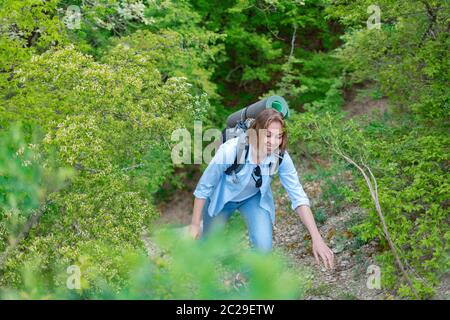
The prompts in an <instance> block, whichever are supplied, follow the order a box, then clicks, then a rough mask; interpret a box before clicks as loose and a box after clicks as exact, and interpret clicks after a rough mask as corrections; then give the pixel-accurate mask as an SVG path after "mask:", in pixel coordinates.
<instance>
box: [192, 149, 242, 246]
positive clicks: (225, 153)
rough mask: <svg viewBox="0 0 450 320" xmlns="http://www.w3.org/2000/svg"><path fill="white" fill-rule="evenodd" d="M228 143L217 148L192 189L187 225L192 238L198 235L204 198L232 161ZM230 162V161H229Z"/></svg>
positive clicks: (208, 195)
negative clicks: (191, 207) (190, 216)
mask: <svg viewBox="0 0 450 320" xmlns="http://www.w3.org/2000/svg"><path fill="white" fill-rule="evenodd" d="M229 147H230V145H229V144H227V145H225V144H222V145H221V146H220V147H219V149H218V150H217V152H216V154H215V155H214V157H213V159H212V160H211V162H210V163H209V164H208V166H207V167H206V169H205V171H204V172H203V174H202V176H201V178H200V180H199V182H198V183H197V186H196V188H195V190H194V193H193V194H194V207H193V209H192V222H191V225H190V227H189V229H190V232H191V235H192V236H193V237H194V238H198V237H199V236H200V222H201V220H202V212H203V207H204V206H205V202H206V199H207V198H208V197H210V196H211V194H212V193H213V191H214V189H215V188H216V187H217V185H218V183H219V181H220V179H221V177H222V176H223V175H224V171H225V169H226V168H227V167H228V165H229V163H230V161H233V160H234V159H233V158H232V157H233V155H232V153H231V152H230V148H229ZM231 163H232V162H231Z"/></svg>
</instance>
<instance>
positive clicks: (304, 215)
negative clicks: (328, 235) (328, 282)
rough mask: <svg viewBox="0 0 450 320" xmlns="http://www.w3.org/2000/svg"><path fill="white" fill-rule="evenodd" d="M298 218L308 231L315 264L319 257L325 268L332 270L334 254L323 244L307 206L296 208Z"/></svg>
mask: <svg viewBox="0 0 450 320" xmlns="http://www.w3.org/2000/svg"><path fill="white" fill-rule="evenodd" d="M295 211H296V212H297V213H298V215H299V216H300V220H302V222H303V224H304V225H305V226H306V228H307V229H308V231H309V234H310V235H311V240H312V246H313V247H312V249H313V250H312V251H313V254H314V258H316V262H317V264H319V263H320V262H319V257H320V258H321V259H322V261H323V264H324V265H325V267H326V268H330V269H332V268H333V267H334V254H333V251H331V250H330V248H328V246H327V245H326V244H325V242H324V241H323V239H322V236H321V235H320V233H319V230H318V229H317V226H316V222H315V221H314V216H313V214H312V212H311V209H310V208H309V206H306V205H303V206H298V207H297V208H296V210H295Z"/></svg>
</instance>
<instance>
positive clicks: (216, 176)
mask: <svg viewBox="0 0 450 320" xmlns="http://www.w3.org/2000/svg"><path fill="white" fill-rule="evenodd" d="M226 158H227V155H226V153H225V145H223V144H222V145H221V146H220V147H219V149H218V150H217V152H216V154H215V155H214V157H213V159H212V160H211V162H210V163H209V164H208V166H207V167H206V169H205V171H204V172H203V174H202V176H201V178H200V180H199V182H198V183H197V186H196V188H195V190H194V193H193V194H194V196H195V197H197V198H200V199H207V198H208V197H209V196H210V195H211V194H212V192H213V191H214V188H215V187H216V186H217V185H218V183H219V181H220V178H221V177H222V175H223V174H224V172H225V170H226V167H227V164H226Z"/></svg>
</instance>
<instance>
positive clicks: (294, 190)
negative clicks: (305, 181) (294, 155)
mask: <svg viewBox="0 0 450 320" xmlns="http://www.w3.org/2000/svg"><path fill="white" fill-rule="evenodd" d="M278 175H279V177H280V182H281V184H282V185H283V187H284V189H285V190H286V191H287V193H288V196H289V199H290V200H291V207H292V210H294V211H295V209H296V208H297V207H298V206H301V205H307V206H310V202H309V199H308V196H307V195H306V193H305V191H304V190H303V187H302V185H301V184H300V180H299V178H298V174H297V170H296V169H295V166H294V163H293V162H292V159H291V157H290V156H289V153H288V152H287V151H285V153H284V157H283V162H281V165H280V167H279V168H278Z"/></svg>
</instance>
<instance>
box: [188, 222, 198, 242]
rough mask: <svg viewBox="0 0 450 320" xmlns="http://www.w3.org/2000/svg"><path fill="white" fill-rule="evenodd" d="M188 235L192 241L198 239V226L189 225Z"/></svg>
mask: <svg viewBox="0 0 450 320" xmlns="http://www.w3.org/2000/svg"><path fill="white" fill-rule="evenodd" d="M189 234H190V235H191V237H192V238H193V239H195V240H196V239H198V238H199V237H200V225H199V224H194V223H191V224H190V225H189Z"/></svg>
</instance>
